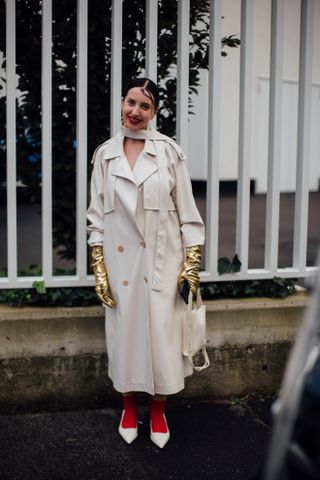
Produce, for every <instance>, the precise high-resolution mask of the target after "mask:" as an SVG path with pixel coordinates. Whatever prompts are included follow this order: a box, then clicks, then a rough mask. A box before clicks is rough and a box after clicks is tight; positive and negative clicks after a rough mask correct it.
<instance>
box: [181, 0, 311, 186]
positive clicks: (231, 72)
mask: <svg viewBox="0 0 320 480" xmlns="http://www.w3.org/2000/svg"><path fill="white" fill-rule="evenodd" d="M253 4H254V11H253V45H252V48H253V59H252V136H251V138H252V145H251V178H253V179H257V187H258V191H264V190H265V176H266V169H267V151H266V148H267V138H268V137H267V135H268V132H267V125H268V99H269V93H268V79H269V66H270V28H271V27H270V17H271V0H254V2H253ZM314 5H315V14H314V48H313V84H314V85H313V109H312V118H313V124H312V131H311V132H310V135H311V171H310V179H311V180H310V189H317V186H318V178H320V146H319V131H320V91H319V88H318V86H319V85H320V55H319V49H318V45H320V0H315V2H314ZM222 15H223V16H224V19H223V21H222V34H223V36H224V35H230V34H239V33H240V0H223V3H222ZM284 19H285V21H284V30H283V38H284V49H283V79H284V83H283V90H284V92H283V97H284V99H283V109H284V112H283V135H282V139H283V147H282V152H283V156H282V162H283V164H282V168H281V171H282V175H281V189H282V190H283V191H290V190H294V185H295V178H294V175H291V177H290V178H291V179H290V181H289V178H288V175H287V172H288V171H289V170H290V171H292V172H293V173H294V170H295V168H294V167H295V164H296V158H295V156H296V131H295V129H296V119H295V115H296V113H295V112H296V109H297V100H298V98H297V91H298V88H297V82H298V74H299V34H300V25H299V22H300V0H285V12H284ZM240 38H241V35H240ZM227 51H228V56H227V57H225V58H223V59H222V71H221V75H222V78H221V85H222V89H221V113H220V118H221V121H220V128H221V137H220V178H221V179H222V180H235V179H236V178H237V172H238V166H237V164H238V128H239V125H238V117H239V60H240V48H238V49H228V50H227ZM201 77H202V79H203V87H202V89H201V91H200V94H199V96H198V97H194V100H195V104H196V108H195V110H196V111H197V112H198V114H197V115H195V116H191V117H190V134H191V133H192V138H196V140H195V141H194V142H193V141H192V142H190V145H189V165H190V171H191V176H192V178H194V179H206V165H205V163H206V160H205V159H206V152H207V150H206V143H207V135H208V132H207V88H208V87H207V85H208V74H207V72H206V71H204V72H202V73H201ZM293 85H295V87H292V86H293ZM317 92H318V93H317ZM289 98H290V101H288V99H289ZM189 138H191V135H190V137H189ZM202 139H203V140H202Z"/></svg>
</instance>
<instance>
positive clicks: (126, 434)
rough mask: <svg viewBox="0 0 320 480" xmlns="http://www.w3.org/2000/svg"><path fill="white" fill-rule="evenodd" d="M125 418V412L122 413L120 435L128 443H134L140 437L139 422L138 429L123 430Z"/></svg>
mask: <svg viewBox="0 0 320 480" xmlns="http://www.w3.org/2000/svg"><path fill="white" fill-rule="evenodd" d="M123 416H124V410H123V411H122V415H121V420H120V424H119V433H120V435H121V437H122V438H123V440H124V441H125V442H127V443H132V442H133V441H134V440H135V439H136V438H137V436H138V422H137V426H136V428H123V427H122V419H123Z"/></svg>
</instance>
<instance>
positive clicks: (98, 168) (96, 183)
mask: <svg viewBox="0 0 320 480" xmlns="http://www.w3.org/2000/svg"><path fill="white" fill-rule="evenodd" d="M92 162H93V171H92V175H91V184H90V185H91V186H90V197H91V198H90V205H89V208H88V210H87V220H88V226H87V232H88V234H89V239H88V244H89V245H90V246H91V247H92V246H93V245H103V237H104V217H103V203H104V192H103V185H104V182H103V178H104V172H103V168H102V162H101V159H100V152H99V150H96V151H95V153H94V155H93V160H92Z"/></svg>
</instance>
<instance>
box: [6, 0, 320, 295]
mask: <svg viewBox="0 0 320 480" xmlns="http://www.w3.org/2000/svg"><path fill="white" fill-rule="evenodd" d="M313 1H314V0H303V1H302V2H301V31H300V73H299V107H298V149H297V176H296V178H297V184H296V196H295V218H294V245H293V250H294V255H293V266H292V267H291V268H282V269H281V268H278V231H279V197H280V189H279V168H280V167H279V166H280V161H279V158H280V137H281V128H280V122H281V90H282V46H283V39H282V25H283V15H284V13H283V12H284V0H272V21H271V24H272V31H271V58H270V65H271V67H270V105H269V147H268V152H269V153H268V189H267V208H266V236H265V262H264V268H260V269H249V268H248V256H249V255H248V249H249V244H248V243H249V240H248V239H249V212H250V198H249V194H250V171H249V169H250V135H251V125H250V123H251V113H250V112H251V109H250V101H251V100H250V99H251V90H252V85H251V76H250V68H251V61H252V14H253V0H242V2H241V33H240V37H241V58H240V117H239V125H240V127H239V167H238V171H239V174H238V189H237V220H236V252H237V253H238V256H239V258H240V259H241V262H242V267H241V272H239V273H236V274H226V275H223V277H221V276H219V275H218V271H217V263H218V233H219V115H220V105H219V101H220V71H221V70H220V62H221V37H222V34H221V21H222V19H221V17H222V15H221V4H222V1H221V0H214V1H211V12H210V19H211V22H210V59H209V64H210V69H209V92H208V98H209V101H208V119H209V120H208V121H209V132H210V134H209V141H208V181H207V200H206V202H207V203H206V212H207V218H206V228H207V240H206V265H205V271H204V272H202V274H201V276H202V281H219V280H230V279H232V280H243V279H253V278H260V279H261V278H272V277H273V276H275V275H277V276H280V277H305V276H308V275H310V274H313V273H314V271H315V269H316V267H307V265H306V258H307V231H308V229H307V219H308V193H309V192H308V174H309V157H310V155H309V147H310V140H309V137H308V131H309V130H310V118H311V114H310V112H311V71H312V42H313V31H312V28H313V22H312V17H313V7H314V5H313ZM157 7H158V2H157V0H146V75H147V76H149V77H150V78H152V79H156V78H157V57H156V55H155V54H154V52H156V46H157ZM189 10H190V0H178V68H177V99H178V102H177V140H178V142H179V143H180V144H181V146H182V147H183V148H184V149H187V145H188V141H187V140H188V82H187V81H186V79H187V78H188V72H189V30H188V26H189ZM122 15H123V12H122V1H118V0H113V2H112V72H111V98H110V103H111V132H112V133H115V132H116V131H117V130H118V128H119V125H120V105H121V71H122V65H121V53H122ZM87 17H88V1H87V0H78V6H77V207H76V208H77V211H76V219H77V230H76V236H77V242H76V244H77V252H76V274H75V275H72V276H57V275H53V266H52V264H53V249H52V168H51V167H52V138H51V132H52V85H51V83H52V81H51V78H52V77H51V71H52V64H51V62H52V56H51V49H52V0H42V19H43V20H42V258H43V265H42V272H43V275H42V277H41V279H43V280H44V281H45V284H46V286H48V287H50V286H81V285H82V286H84V285H92V284H93V277H92V276H90V275H88V274H87V245H86V240H87V239H86V217H85V213H86V208H87V205H86V198H87V195H86V193H87V192H86V186H87V178H86V171H87V162H88V159H87V137H86V135H87V133H86V132H87V116H86V109H87V53H88V47H87V45H88V43H87V40H88V29H87ZM15 18H16V12H15V1H11V0H10V1H8V0H7V2H6V45H7V52H6V58H7V62H6V77H7V83H6V85H7V90H6V92H7V104H6V105H7V209H8V213H7V219H8V225H7V238H8V247H7V251H8V276H7V277H2V278H0V287H2V288H19V287H30V286H31V285H32V283H33V281H34V280H35V278H34V277H18V274H17V198H16V91H15V85H16V82H15V75H16V73H15V68H16V58H15V42H16V35H17V32H16V24H15Z"/></svg>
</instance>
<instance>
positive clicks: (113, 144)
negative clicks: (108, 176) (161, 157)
mask: <svg viewBox="0 0 320 480" xmlns="http://www.w3.org/2000/svg"><path fill="white" fill-rule="evenodd" d="M123 139H124V137H123V136H122V135H121V133H120V132H119V133H118V134H117V135H115V136H114V137H113V138H111V139H110V140H109V141H108V142H107V143H106V144H105V145H104V146H103V147H102V149H103V150H102V159H104V160H112V167H111V170H112V175H116V176H117V177H122V178H125V179H127V180H130V181H131V182H133V183H135V184H136V185H137V186H138V187H139V186H140V185H141V184H142V183H143V182H144V181H145V180H146V179H147V178H149V177H150V176H151V175H153V174H154V173H155V172H156V171H157V170H158V163H157V154H156V149H155V146H154V142H153V141H151V140H146V141H145V146H144V149H143V151H142V154H141V155H140V156H139V158H138V160H137V163H136V164H135V166H134V169H133V170H131V168H130V165H129V163H128V161H127V159H126V157H125V154H124V151H123ZM110 166H111V165H110Z"/></svg>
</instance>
